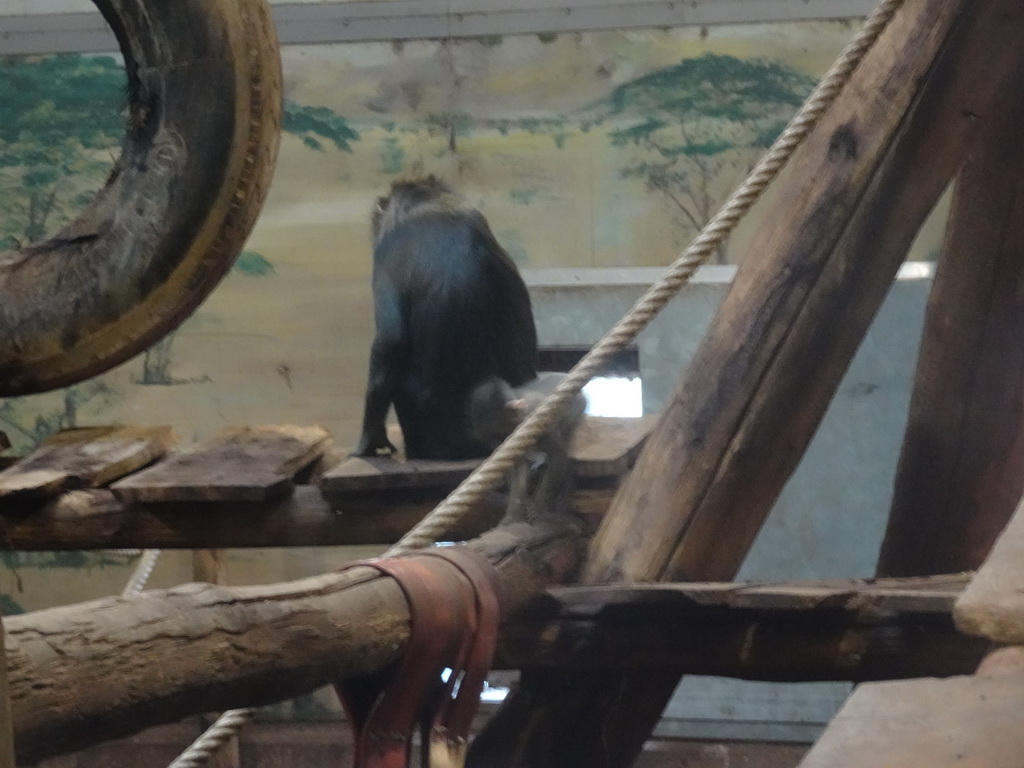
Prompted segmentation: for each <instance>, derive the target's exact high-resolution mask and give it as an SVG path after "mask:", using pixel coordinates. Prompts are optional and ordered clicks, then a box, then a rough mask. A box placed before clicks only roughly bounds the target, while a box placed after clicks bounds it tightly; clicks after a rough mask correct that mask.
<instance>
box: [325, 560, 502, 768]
mask: <svg viewBox="0 0 1024 768" xmlns="http://www.w3.org/2000/svg"><path fill="white" fill-rule="evenodd" d="M360 565H362V566H369V567H371V568H376V569H377V570H379V571H381V572H382V573H386V574H388V575H389V576H391V577H392V578H394V579H395V580H396V581H397V582H398V584H399V586H400V587H401V588H402V591H403V592H404V593H405V596H406V599H407V600H408V601H409V612H410V629H409V643H408V645H407V647H406V651H405V653H404V654H403V656H402V659H401V660H400V661H399V662H398V663H397V664H396V665H394V666H393V667H392V668H391V669H388V670H384V671H382V672H380V673H378V674H376V675H372V676H370V677H368V678H362V679H354V680H346V681H344V682H341V683H337V684H336V685H335V689H336V690H337V692H338V696H339V698H340V699H341V701H342V704H343V705H344V706H345V709H346V710H347V712H348V714H349V718H350V720H351V722H352V725H353V728H354V730H355V750H354V760H353V766H354V768H406V766H408V764H409V756H410V746H411V743H412V733H413V729H414V728H415V727H416V725H417V723H419V722H423V721H427V722H429V721H430V720H431V719H432V723H431V727H430V735H429V751H430V755H431V756H433V762H431V760H430V758H429V757H427V756H426V755H425V758H426V759H425V760H424V763H423V764H424V765H425V766H426V765H443V766H449V765H461V764H462V763H463V761H464V759H465V752H466V743H467V739H468V735H469V728H470V726H471V725H472V720H473V715H474V714H475V712H476V708H477V705H478V704H479V699H480V691H481V690H482V688H483V684H484V678H485V677H486V675H487V672H488V670H489V669H490V665H491V662H492V661H493V658H494V646H495V644H496V642H497V635H498V622H499V617H500V598H499V589H500V585H499V583H498V580H497V575H496V574H495V572H494V569H493V568H492V566H491V565H490V563H488V562H487V561H486V560H485V559H484V558H483V557H481V556H480V555H477V554H476V553H474V552H472V551H470V550H468V549H466V548H464V547H457V548H454V547H453V548H437V549H430V550H426V551H423V552H417V553H415V554H413V555H409V556H405V557H401V558H391V559H386V560H369V561H360V562H358V563H351V564H349V565H348V566H346V568H351V567H356V566H360ZM446 668H449V669H451V673H450V676H449V678H448V681H447V682H446V683H443V684H442V683H441V673H442V671H443V670H444V669H446ZM431 715H432V718H431ZM424 747H425V752H426V751H427V750H426V747H427V734H424Z"/></svg>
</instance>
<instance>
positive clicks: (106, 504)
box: [0, 485, 612, 551]
mask: <svg viewBox="0 0 1024 768" xmlns="http://www.w3.org/2000/svg"><path fill="white" fill-rule="evenodd" d="M448 490H450V489H444V488H441V489H435V488H427V489H404V490H397V491H396V490H390V489H389V490H385V491H372V492H367V493H360V494H348V495H347V496H345V497H344V498H341V499H332V498H325V497H324V496H323V495H322V494H321V493H320V491H319V489H317V488H316V487H313V486H308V485H299V486H296V488H295V490H294V492H293V493H292V494H291V495H289V496H285V497H283V498H279V499H269V500H267V501H204V502H186V503H179V502H166V503H160V502H154V503H125V502H122V501H119V500H118V499H117V498H116V497H115V496H114V494H113V493H112V492H111V491H108V490H91V491H72V492H70V493H66V494H64V495H63V496H60V497H58V498H56V499H53V500H52V501H50V502H49V503H45V504H42V505H40V504H33V505H31V506H22V505H9V506H7V507H5V508H4V510H3V514H2V515H0V541H2V542H3V546H4V547H6V548H10V549H15V550H24V551H40V550H43V551H49V550H69V549H73V550H80V549H86V550H88V549H218V548H231V547H315V546H351V545H365V544H394V543H395V542H397V541H398V540H399V539H400V538H401V537H402V536H403V535H404V534H405V533H407V532H408V531H409V530H410V529H411V528H412V527H413V526H414V525H415V524H416V523H418V522H419V521H420V520H422V519H423V518H424V517H425V516H426V515H427V514H428V513H429V512H430V511H431V510H433V509H434V507H436V506H437V504H438V502H439V501H440V500H441V499H442V498H444V496H445V495H446V493H447V492H448ZM611 498H612V489H610V488H583V489H580V490H578V491H577V492H576V494H575V496H574V497H573V508H574V509H575V510H576V512H577V514H579V515H581V516H582V518H583V520H584V522H585V524H586V525H587V527H588V528H589V529H590V530H593V528H596V527H597V523H598V521H599V520H600V518H601V516H602V515H603V514H604V513H605V511H606V510H607V509H608V504H609V503H610V502H611ZM505 503H506V499H505V497H504V496H503V495H502V494H489V495H488V496H486V497H485V498H484V499H483V500H482V501H481V503H480V505H479V507H477V509H476V510H475V511H473V512H472V513H471V514H470V515H469V516H467V517H466V518H465V519H463V520H460V521H459V523H458V524H457V526H456V527H455V528H454V529H453V530H451V531H449V532H448V533H446V534H445V535H446V537H448V538H451V539H452V540H455V541H462V540H465V539H470V538H473V537H474V536H479V535H480V534H482V533H483V532H484V531H487V530H489V529H491V528H493V527H494V526H495V525H497V524H498V522H499V521H500V520H501V518H502V516H503V515H504V513H505Z"/></svg>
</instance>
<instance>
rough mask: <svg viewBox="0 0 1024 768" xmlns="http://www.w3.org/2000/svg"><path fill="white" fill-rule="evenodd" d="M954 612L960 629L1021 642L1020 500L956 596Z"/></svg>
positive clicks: (1023, 532) (1023, 518)
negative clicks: (963, 588) (962, 590)
mask: <svg viewBox="0 0 1024 768" xmlns="http://www.w3.org/2000/svg"><path fill="white" fill-rule="evenodd" d="M954 616H955V617H956V623H957V626H958V627H959V628H960V630H961V631H963V632H968V633H970V634H973V635H981V636H984V637H989V638H992V639H993V640H996V641H998V642H1000V643H1007V644H1015V645H1022V644H1024V502H1022V503H1021V504H1019V505H1018V506H1017V510H1016V511H1015V512H1014V513H1013V517H1012V518H1010V522H1009V524H1008V525H1007V526H1006V530H1004V531H1003V533H1002V535H1001V536H1000V537H999V538H998V539H997V540H996V543H995V546H994V547H992V552H991V553H990V554H989V556H988V558H987V559H986V560H985V562H984V564H983V565H982V566H981V568H979V569H978V572H977V573H976V574H975V575H974V578H973V579H971V583H970V584H969V585H968V586H967V589H966V590H964V593H963V595H962V596H961V597H960V599H959V600H957V603H956V610H955V612H954Z"/></svg>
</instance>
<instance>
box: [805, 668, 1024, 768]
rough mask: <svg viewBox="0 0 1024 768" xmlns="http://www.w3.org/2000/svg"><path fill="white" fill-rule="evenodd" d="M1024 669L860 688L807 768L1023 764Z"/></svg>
mask: <svg viewBox="0 0 1024 768" xmlns="http://www.w3.org/2000/svg"><path fill="white" fill-rule="evenodd" d="M1022 701H1024V675H1022V674H1015V675H1002V676H997V677H953V678H950V679H948V680H929V679H925V680H901V681H897V682H887V683H867V684H865V685H861V686H858V687H857V688H856V690H854V692H853V695H852V696H850V698H849V699H848V700H847V702H846V704H844V705H843V708H842V709H841V710H840V711H839V714H837V715H836V716H835V717H834V718H833V719H832V722H831V723H829V725H828V728H826V729H825V732H824V733H823V734H822V736H821V738H819V739H818V742H817V743H816V744H815V745H814V746H813V747H812V748H811V751H810V752H808V753H807V755H806V757H804V759H803V761H801V763H800V768H867V766H885V767H886V768H922V766H928V768H964V767H965V766H979V768H980V767H981V766H984V768H1019V766H1020V764H1021V755H1024V707H1021V702H1022Z"/></svg>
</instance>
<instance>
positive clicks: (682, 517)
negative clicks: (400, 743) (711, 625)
mask: <svg viewBox="0 0 1024 768" xmlns="http://www.w3.org/2000/svg"><path fill="white" fill-rule="evenodd" d="M1022 21H1024V9H1022V8H1021V7H1020V5H1019V3H1017V2H1016V1H1015V0H979V1H977V2H963V1H962V0H960V1H952V2H951V1H950V0H920V2H913V3H906V4H905V5H904V6H903V7H902V9H901V10H900V12H899V13H898V14H897V15H896V17H895V18H894V20H893V22H892V23H891V24H890V26H889V28H888V29H887V30H886V32H885V33H884V34H883V35H882V37H881V39H880V40H879V42H878V44H877V45H876V46H875V48H874V49H873V50H872V51H871V52H870V53H869V54H868V55H867V57H866V58H865V59H864V61H863V62H862V63H861V64H860V66H859V68H858V70H857V71H856V73H855V74H854V76H853V79H852V80H851V82H850V83H849V84H848V85H847V87H846V89H845V91H844V92H843V94H842V95H841V96H840V98H839V100H838V101H837V102H836V104H835V105H834V106H833V107H832V109H831V111H830V112H829V114H828V115H826V116H825V117H824V118H823V119H822V121H821V123H820V124H819V126H818V127H817V128H816V129H815V131H814V132H813V133H812V135H811V136H810V137H809V138H808V139H807V141H806V142H805V144H804V146H803V147H801V149H800V150H799V151H798V153H797V155H796V156H795V157H794V158H793V161H792V166H793V167H792V169H791V170H792V172H791V174H790V176H789V180H790V182H789V186H787V187H785V188H783V190H781V193H780V195H779V197H778V199H777V203H776V205H775V208H774V210H773V211H772V212H771V213H770V214H769V215H768V216H766V219H765V224H764V225H763V226H762V229H761V230H760V231H759V233H758V234H757V235H756V236H755V238H754V240H753V246H752V249H753V251H754V252H755V253H756V256H757V258H749V259H747V260H746V261H745V262H744V263H743V265H742V266H741V267H740V269H739V271H738V273H737V275H736V278H735V280H734V282H733V285H732V287H731V289H730V291H729V293H728V294H727V296H726V298H725V300H724V301H723V303H722V305H721V307H720V308H719V310H718V312H717V313H716V315H715V317H714V318H713V319H712V322H711V325H710V327H709V330H708V333H707V335H706V337H705V339H704V341H703V343H702V344H701V346H700V348H699V349H698V350H697V352H696V354H695V356H694V358H693V360H692V361H691V363H690V366H689V369H688V372H687V375H686V377H685V378H684V379H683V382H682V384H681V385H680V387H679V389H678V390H677V392H676V393H675V395H674V397H673V399H672V401H671V402H670V403H669V405H668V407H667V409H666V411H665V413H664V415H663V417H662V419H661V421H660V422H659V424H658V426H657V427H656V428H655V431H654V433H653V434H652V435H651V437H650V438H649V440H648V443H647V446H646V447H645V449H644V451H643V453H642V455H641V457H640V459H639V461H638V463H637V466H636V467H635V468H634V470H633V472H632V474H631V475H630V476H629V477H628V478H627V479H626V480H625V482H624V483H623V486H622V488H621V489H620V491H619V493H618V494H617V495H616V498H615V500H614V501H613V504H612V507H611V508H610V510H609V513H608V515H607V516H606V517H605V521H604V523H603V524H602V526H601V528H600V530H599V532H598V535H597V537H595V539H594V541H593V544H592V546H591V551H590V556H589V558H588V563H587V565H586V567H585V571H584V579H585V581H587V582H588V583H610V582H617V581H624V582H631V581H656V580H686V579H728V578H732V576H733V575H734V573H735V571H736V569H737V568H738V567H739V565H740V563H741V562H742V560H743V557H744V556H745V555H746V552H747V550H748V548H749V546H750V544H751V542H752V541H753V539H754V537H755V535H756V533H757V531H758V530H759V528H760V526H761V524H762V523H763V521H764V519H765V517H766V515H767V513H768V510H769V509H770V508H771V506H772V505H773V504H774V502H775V500H776V498H777V497H778V494H779V493H780V491H781V490H782V487H783V485H784V484H785V482H786V480H787V478H788V477H789V475H790V474H791V472H792V471H793V469H794V468H795V467H796V465H797V463H798V461H799V459H800V457H801V456H802V454H803V451H804V449H805V447H806V446H807V444H808V442H809V441H810V439H811V437H812V435H813V433H814V431H815V429H816V428H817V425H818V423H819V421H820V419H821V417H822V415H823V414H824V412H825V409H826V407H827V405H828V402H829V400H830V398H831V396H832V394H833V392H834V390H835V388H836V386H837V385H838V383H839V381H840V379H841V377H842V374H843V373H844V371H845V369H846V367H847V365H848V364H849V361H850V359H851V358H852V356H853V354H854V352H855V350H856V348H857V345H858V344H859V343H860V341H861V339H862V337H863V334H864V332H865V330H866V329H867V326H868V324H869V323H870V321H871V319H872V317H873V316H874V314H875V312H876V311H877V309H878V306H879V305H880V303H881V301H882V299H883V298H884V296H885V294H886V292H887V291H888V289H889V286H890V284H891V280H892V278H893V277H894V276H895V274H896V270H897V269H898V267H899V265H900V263H901V262H902V260H903V258H904V257H905V255H906V251H907V248H908V247H909V245H910V243H911V241H912V239H913V237H914V236H915V234H916V232H917V230H918V227H919V226H920V223H921V221H922V220H923V219H924V217H925V216H926V215H927V213H928V212H929V211H930V210H931V208H932V206H933V204H934V202H935V200H936V199H937V198H938V196H939V194H940V193H941V192H942V190H943V188H944V187H945V186H946V184H947V183H948V181H949V179H950V178H951V177H952V175H953V173H954V171H955V170H956V168H957V166H958V164H959V162H960V160H961V157H962V153H963V149H964V146H965V144H966V142H967V141H968V139H969V138H970V137H971V136H972V135H974V134H975V133H976V130H977V128H978V124H979V123H981V122H983V121H982V120H980V119H979V117H980V116H983V115H985V114H988V113H989V112H990V110H991V109H993V108H994V107H993V104H994V103H995V97H996V95H997V94H999V92H1000V91H1001V90H1002V89H1003V88H1005V86H1006V83H1007V80H1008V77H1009V75H1010V74H1011V73H1013V72H1014V70H1015V69H1017V68H1020V67H1021V66H1022V60H1024V51H1022V48H1021V46H1020V45H1019V39H1020V36H1021V34H1022V33H1024V24H1022ZM679 671H681V670H679ZM566 677H567V676H566V675H559V676H557V678H558V679H554V678H555V676H552V675H548V676H547V677H545V676H544V675H537V676H532V677H529V678H527V679H526V681H525V682H524V684H523V686H522V693H521V694H519V696H521V697H522V701H525V702H528V706H520V704H519V701H518V700H517V699H516V698H513V700H512V702H511V703H510V706H509V707H508V708H506V709H504V710H502V711H501V712H499V715H498V716H496V718H495V719H494V720H492V723H494V725H493V727H492V732H493V733H494V734H497V735H495V736H494V738H489V737H488V733H487V731H486V730H485V733H484V734H482V735H481V737H479V738H478V739H477V742H476V744H475V745H474V748H473V750H471V753H470V763H469V764H470V765H471V766H476V765H481V766H482V765H488V766H526V765H530V766H533V767H534V768H537V766H559V768H572V767H573V766H587V767H588V768H589V767H592V766H603V767H604V766H608V767H611V766H628V765H630V764H631V763H632V762H633V759H634V758H635V756H636V754H637V753H638V751H639V749H640V747H641V746H642V744H643V741H644V740H645V739H646V738H647V736H648V735H649V734H650V731H651V728H652V726H653V725H654V723H655V722H656V721H657V719H658V717H659V716H660V713H661V711H662V709H663V708H664V705H665V703H666V702H667V701H668V699H669V697H670V696H671V694H672V692H673V690H674V689H675V686H676V683H677V681H678V675H677V674H671V673H666V672H665V671H662V672H659V673H658V674H656V675H652V674H628V675H600V676H597V675H595V676H591V678H590V679H589V680H588V679H587V678H586V676H585V675H583V674H581V675H578V676H576V678H575V680H573V681H570V683H569V684H567V682H566V679H565V678H566ZM567 690H571V691H572V695H571V696H570V697H569V698H568V699H566V698H565V691H567ZM551 702H556V703H554V704H552V705H551V706H548V704H549V703H551ZM489 728H491V727H489ZM516 734H519V735H518V736H517V735H516ZM527 739H529V740H530V741H529V742H528V741H527Z"/></svg>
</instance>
